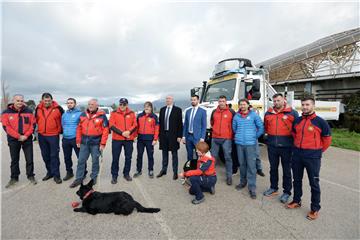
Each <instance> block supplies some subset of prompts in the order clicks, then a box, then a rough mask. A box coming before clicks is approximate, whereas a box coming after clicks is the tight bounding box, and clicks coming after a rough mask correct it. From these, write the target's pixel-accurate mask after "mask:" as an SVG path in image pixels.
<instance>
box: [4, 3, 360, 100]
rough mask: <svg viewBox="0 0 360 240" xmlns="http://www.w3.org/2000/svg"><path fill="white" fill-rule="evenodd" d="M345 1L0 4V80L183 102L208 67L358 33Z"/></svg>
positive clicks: (33, 88) (66, 93) (35, 91)
mask: <svg viewBox="0 0 360 240" xmlns="http://www.w3.org/2000/svg"><path fill="white" fill-rule="evenodd" d="M358 7H359V4H358V3H356V2H353V3H351V2H350V3H349V2H347V3H304V4H302V3H246V2H243V3H241V2H240V3H141V4H139V3H138V2H137V1H134V2H132V3H131V2H127V3H126V4H124V3H121V2H120V1H116V2H115V1H114V2H100V1H95V2H83V1H80V2H79V3H78V2H65V3H64V2H57V3H51V2H46V3H33V2H32V3H20V2H18V3H10V2H7V3H3V4H2V23H3V25H2V26H3V29H2V46H3V47H2V73H1V74H2V80H5V81H7V83H8V84H9V86H10V90H11V92H12V93H18V92H20V93H23V94H25V95H26V97H27V98H31V99H34V100H36V101H37V100H38V99H39V98H40V96H41V93H42V92H45V91H49V92H51V93H53V95H54V97H55V98H56V99H58V100H59V101H65V99H67V98H68V97H76V98H77V99H78V100H80V101H86V100H87V99H89V98H91V97H96V98H98V99H99V100H100V102H102V103H103V104H111V103H113V102H117V101H118V99H119V98H120V97H127V98H129V99H130V101H132V102H134V103H141V102H144V101H145V100H157V99H159V98H164V97H165V96H166V95H167V94H173V95H174V96H175V98H178V99H186V98H188V96H189V93H190V88H192V87H194V86H201V84H202V81H205V80H207V79H208V78H209V76H210V74H211V73H212V71H213V67H214V65H215V64H216V63H217V62H218V61H220V60H222V59H224V58H230V57H246V58H250V59H251V60H252V61H253V62H254V63H257V62H260V61H263V60H266V59H269V58H271V57H274V56H276V55H279V54H282V53H284V52H286V51H289V50H292V49H294V48H297V47H300V46H302V45H305V44H308V43H310V42H313V41H315V40H317V39H319V38H322V37H325V36H327V35H330V34H334V33H337V32H341V31H345V30H348V29H351V28H355V27H358V22H359V14H358V12H357V11H356V9H358Z"/></svg>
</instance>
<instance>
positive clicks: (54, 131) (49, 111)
mask: <svg viewBox="0 0 360 240" xmlns="http://www.w3.org/2000/svg"><path fill="white" fill-rule="evenodd" d="M63 113H64V110H63V109H62V107H61V106H60V105H59V104H58V103H57V102H55V101H53V102H52V105H51V106H50V107H49V108H45V106H44V103H43V102H41V103H40V104H39V105H38V106H37V107H36V109H35V118H36V123H37V125H38V133H40V134H41V135H44V136H56V135H59V134H60V133H61V132H62V127H61V115H62V114H63Z"/></svg>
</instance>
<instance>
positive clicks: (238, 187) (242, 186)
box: [235, 183, 247, 191]
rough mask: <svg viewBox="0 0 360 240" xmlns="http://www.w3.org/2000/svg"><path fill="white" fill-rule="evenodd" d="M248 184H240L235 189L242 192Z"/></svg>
mask: <svg viewBox="0 0 360 240" xmlns="http://www.w3.org/2000/svg"><path fill="white" fill-rule="evenodd" d="M246 185H247V184H246V183H240V184H239V185H236V187H235V189H236V190H238V191H240V190H241V189H243V188H244V187H246Z"/></svg>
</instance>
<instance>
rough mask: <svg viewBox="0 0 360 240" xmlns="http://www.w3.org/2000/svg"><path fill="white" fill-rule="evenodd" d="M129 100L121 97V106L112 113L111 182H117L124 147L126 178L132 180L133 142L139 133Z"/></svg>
mask: <svg viewBox="0 0 360 240" xmlns="http://www.w3.org/2000/svg"><path fill="white" fill-rule="evenodd" d="M128 103H129V102H128V100H127V99H126V98H121V99H120V101H119V107H118V109H117V110H116V111H113V112H112V113H111V115H110V123H109V127H110V130H111V131H113V134H112V158H113V159H112V163H111V175H112V179H111V183H112V184H116V183H117V178H118V175H119V158H120V154H121V150H122V148H123V147H124V151H125V165H124V169H123V175H124V178H125V179H126V180H127V181H131V180H132V178H131V177H130V169H131V157H132V153H133V143H134V139H135V137H136V135H137V131H136V130H137V121H136V115H135V113H134V112H133V111H132V110H131V109H130V108H129V107H128Z"/></svg>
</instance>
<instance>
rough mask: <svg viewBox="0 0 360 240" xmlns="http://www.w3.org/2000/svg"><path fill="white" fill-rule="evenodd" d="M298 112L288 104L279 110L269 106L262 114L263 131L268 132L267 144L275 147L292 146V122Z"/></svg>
mask: <svg viewBox="0 0 360 240" xmlns="http://www.w3.org/2000/svg"><path fill="white" fill-rule="evenodd" d="M298 116H299V114H298V113H297V112H296V111H295V110H293V109H292V108H291V107H290V106H285V108H284V109H282V110H281V111H276V110H275V109H273V108H269V109H268V111H267V112H266V113H265V116H264V125H265V133H267V134H268V137H267V144H268V145H272V146H275V147H292V145H293V137H292V134H291V129H292V124H293V122H294V120H295V119H296V118H297V117H298Z"/></svg>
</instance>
